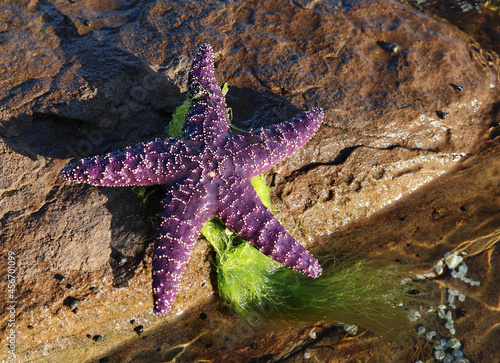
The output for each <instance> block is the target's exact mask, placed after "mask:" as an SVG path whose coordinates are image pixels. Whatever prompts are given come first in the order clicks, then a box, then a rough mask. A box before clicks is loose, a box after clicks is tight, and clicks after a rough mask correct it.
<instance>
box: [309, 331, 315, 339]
mask: <svg viewBox="0 0 500 363" xmlns="http://www.w3.org/2000/svg"><path fill="white" fill-rule="evenodd" d="M316 337H317V335H316V332H315V331H312V332H310V333H309V338H311V339H316Z"/></svg>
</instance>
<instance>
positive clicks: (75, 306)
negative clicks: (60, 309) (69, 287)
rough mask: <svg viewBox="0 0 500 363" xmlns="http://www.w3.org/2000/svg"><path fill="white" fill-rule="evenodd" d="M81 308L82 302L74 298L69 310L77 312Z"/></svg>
mask: <svg viewBox="0 0 500 363" xmlns="http://www.w3.org/2000/svg"><path fill="white" fill-rule="evenodd" d="M79 307H80V300H78V299H75V298H74V297H73V298H71V299H70V302H69V309H70V310H71V311H74V312H76V310H77V309H78V308H79Z"/></svg>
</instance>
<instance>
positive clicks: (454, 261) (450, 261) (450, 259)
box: [444, 252, 464, 269]
mask: <svg viewBox="0 0 500 363" xmlns="http://www.w3.org/2000/svg"><path fill="white" fill-rule="evenodd" d="M444 256H445V257H444V263H445V264H446V265H447V266H448V267H449V268H451V269H454V268H455V267H457V266H458V265H459V264H461V263H462V261H463V260H464V258H463V257H462V256H459V255H458V253H456V252H454V253H450V252H447V253H445V255H444Z"/></svg>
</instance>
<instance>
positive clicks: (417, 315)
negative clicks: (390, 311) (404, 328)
mask: <svg viewBox="0 0 500 363" xmlns="http://www.w3.org/2000/svg"><path fill="white" fill-rule="evenodd" d="M407 317H408V320H410V321H417V320H419V319H421V318H422V315H420V313H419V312H418V311H417V310H415V309H411V310H410V311H409V312H408V315H407Z"/></svg>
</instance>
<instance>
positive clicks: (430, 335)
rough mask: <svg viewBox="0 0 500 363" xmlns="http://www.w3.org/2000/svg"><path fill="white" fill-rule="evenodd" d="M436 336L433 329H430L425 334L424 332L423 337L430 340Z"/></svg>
mask: <svg viewBox="0 0 500 363" xmlns="http://www.w3.org/2000/svg"><path fill="white" fill-rule="evenodd" d="M435 336H436V332H435V331H434V330H431V331H430V332H428V333H427V334H425V339H427V340H428V341H431V340H432V339H433V338H434V337H435Z"/></svg>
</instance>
